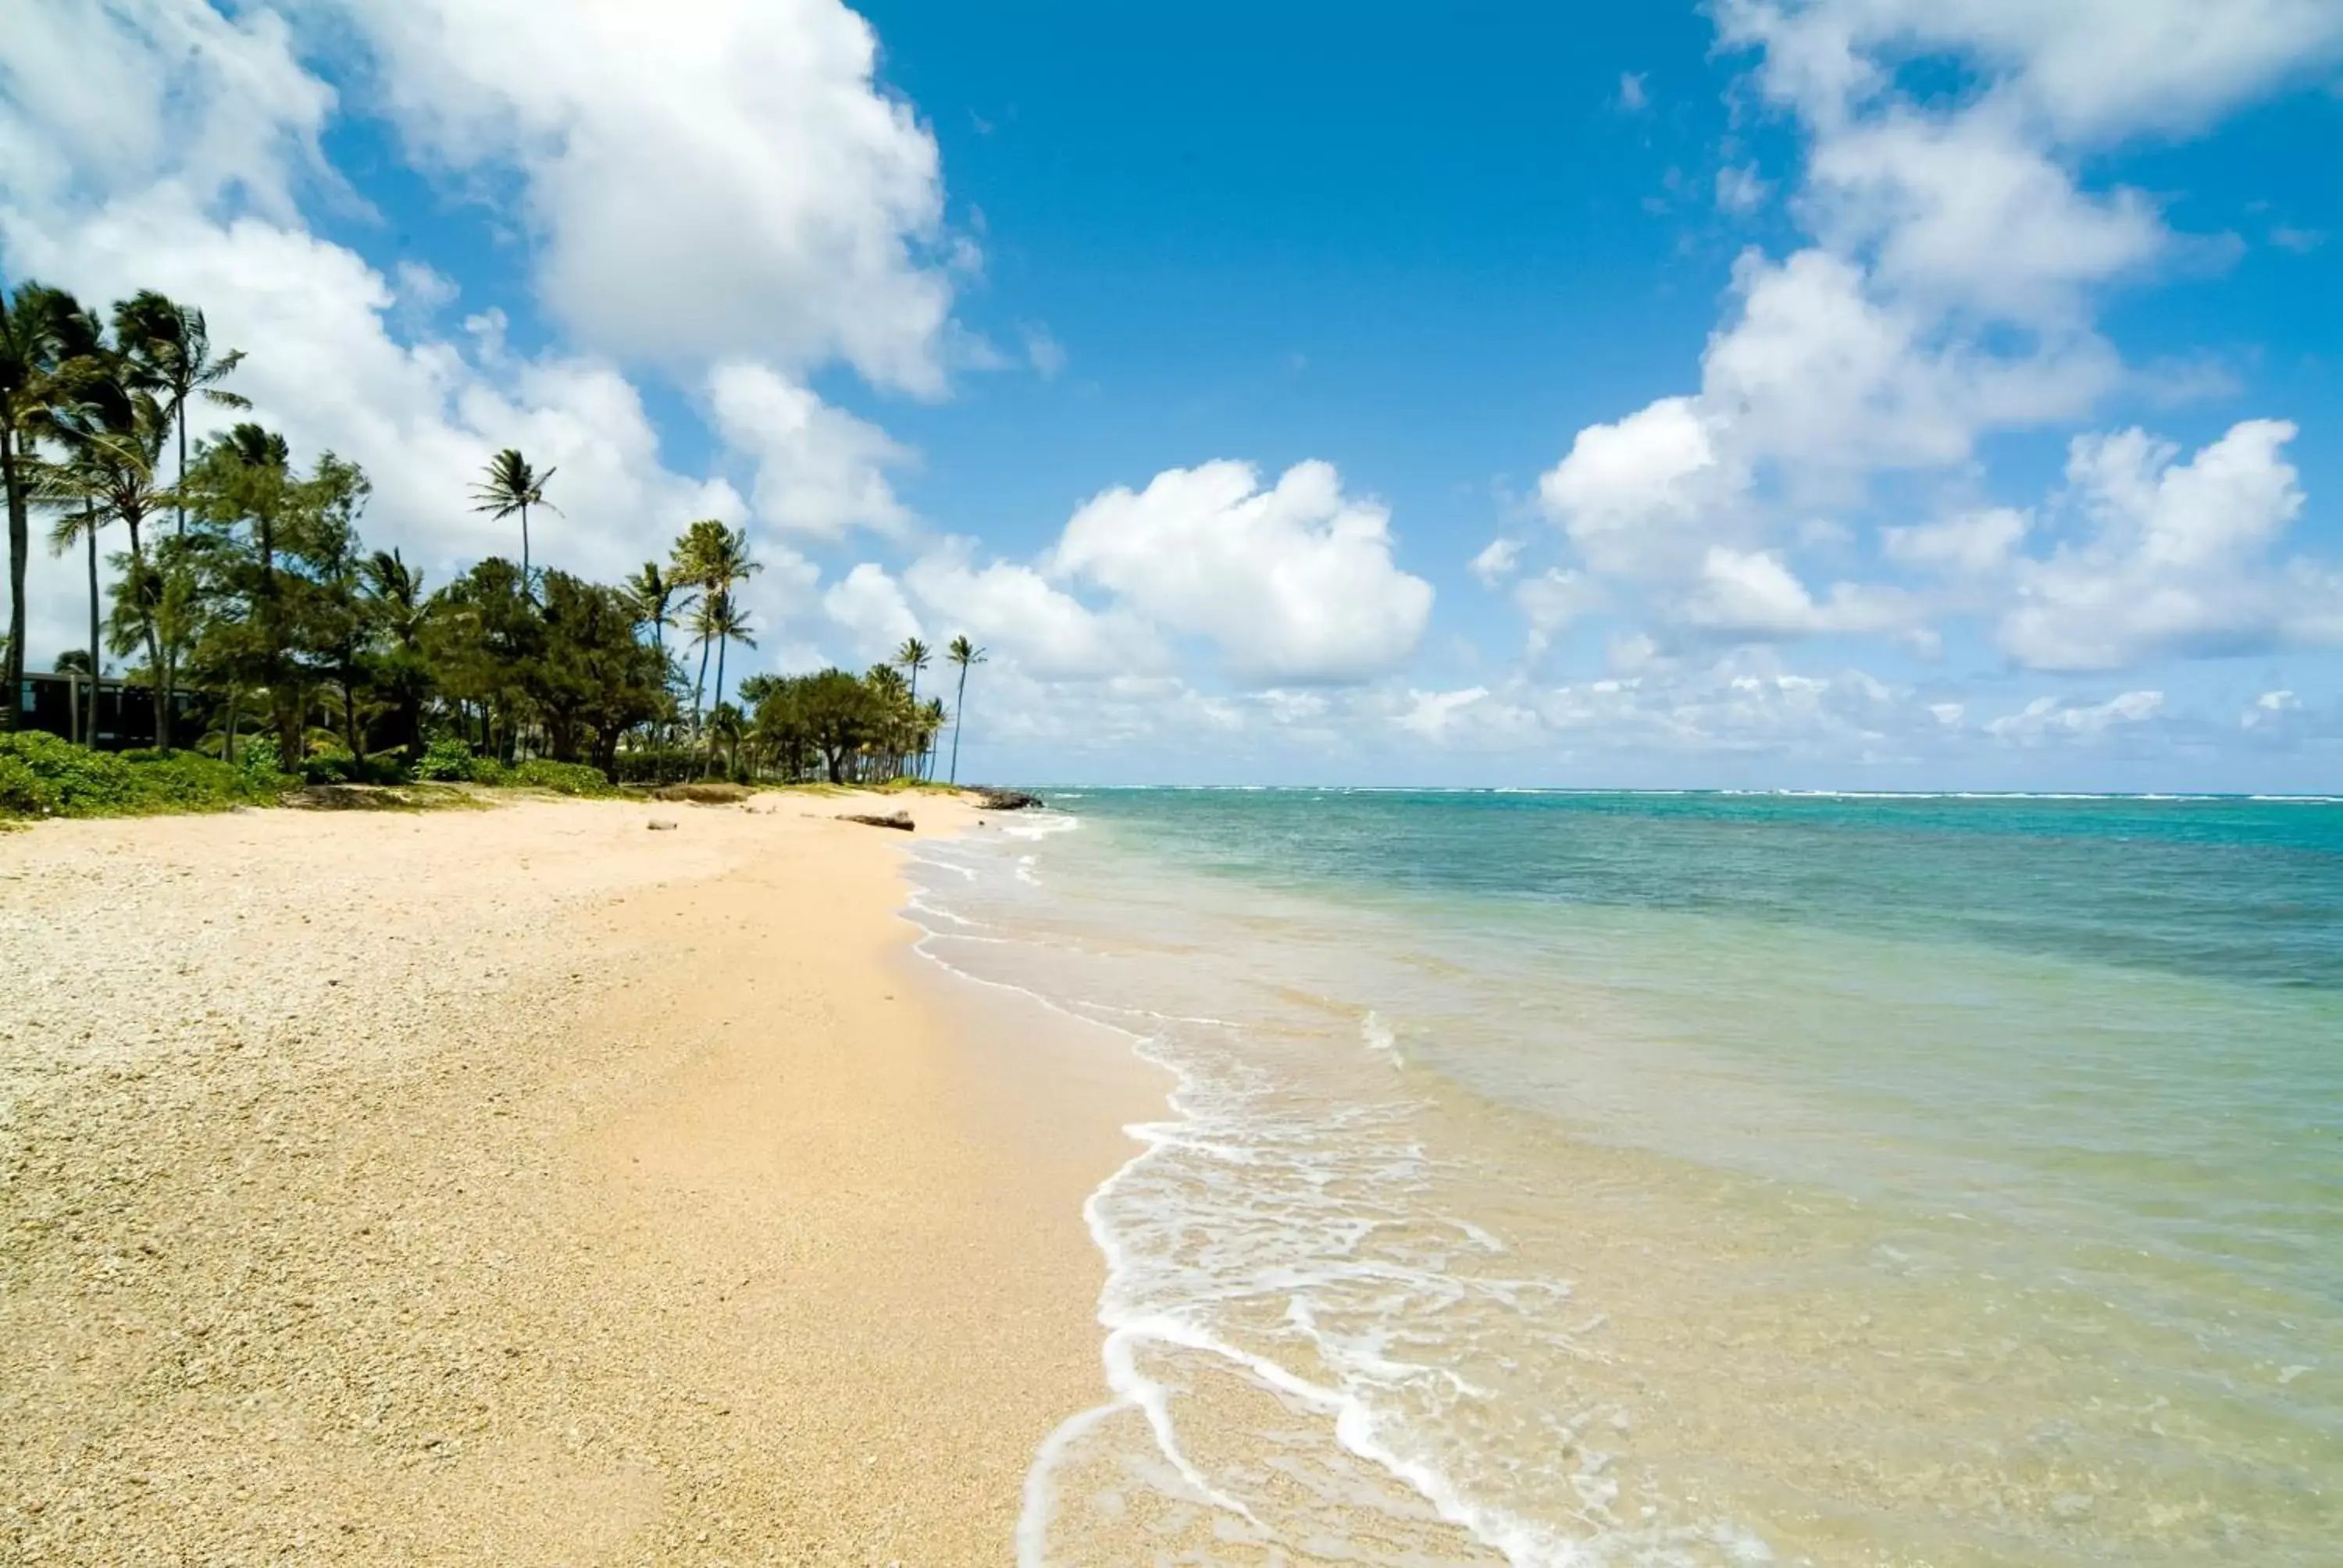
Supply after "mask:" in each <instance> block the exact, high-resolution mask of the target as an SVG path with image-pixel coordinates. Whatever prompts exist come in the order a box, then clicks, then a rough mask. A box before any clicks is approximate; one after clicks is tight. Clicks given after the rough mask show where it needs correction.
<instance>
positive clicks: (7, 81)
mask: <svg viewBox="0 0 2343 1568" xmlns="http://www.w3.org/2000/svg"><path fill="white" fill-rule="evenodd" d="M334 103H335V98H334V93H333V90H332V89H331V88H329V87H327V85H326V84H325V83H323V82H321V81H319V80H318V79H317V77H315V76H313V75H310V74H309V73H308V72H307V71H306V70H304V69H303V68H302V66H301V65H300V63H299V61H298V60H297V58H296V56H295V51H294V47H293V41H292V37H291V34H290V32H289V30H288V29H287V26H286V25H285V22H284V19H283V18H282V17H280V16H278V15H277V14H276V13H274V12H272V11H267V10H255V11H252V12H249V13H248V14H246V15H239V16H237V17H235V18H233V19H231V18H229V17H226V16H223V15H220V13H219V12H218V11H216V10H215V9H214V8H213V7H212V6H211V5H209V4H207V3H206V0H132V3H130V4H126V5H13V6H11V7H10V15H9V17H8V25H7V26H6V28H5V31H0V184H5V188H6V192H7V197H8V200H9V203H10V205H11V206H59V205H65V204H68V203H71V202H73V201H75V200H77V199H78V198H80V197H81V196H84V195H85V194H86V191H87V189H88V187H90V186H97V187H100V188H104V189H136V188H140V187H143V186H148V185H153V184H158V183H167V184H169V185H171V186H174V187H176V189H177V190H179V191H180V192H182V193H183V194H184V195H185V196H186V199H187V201H188V202H189V204H190V205H192V206H197V207H206V206H210V205H211V204H213V203H215V202H217V201H219V200H221V199H223V198H225V197H227V196H239V197H241V198H242V199H243V200H244V201H245V202H246V203H247V204H249V205H250V206H252V207H253V208H254V209H255V210H256V211H259V212H261V213H263V214H265V215H266V216H270V217H273V218H276V219H278V220H279V221H284V220H287V219H289V218H290V217H291V216H292V215H293V211H294V198H293V186H294V183H295V181H296V180H297V178H298V177H299V176H302V175H303V174H304V173H307V172H310V171H313V170H314V171H322V170H323V168H324V160H323V159H322V157H320V156H318V153H317V137H318V136H319V134H320V133H321V132H322V131H323V129H324V128H325V125H326V122H327V118H328V116H330V114H331V113H332V111H333V107H334Z"/></svg>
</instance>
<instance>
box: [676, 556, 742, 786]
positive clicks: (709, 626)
mask: <svg viewBox="0 0 2343 1568" xmlns="http://www.w3.org/2000/svg"><path fill="white" fill-rule="evenodd" d="M692 628H693V629H694V630H695V631H697V632H698V633H699V644H700V648H701V651H702V653H703V655H704V654H705V652H706V650H707V647H708V644H709V642H711V641H712V642H714V643H715V644H716V708H717V709H718V710H719V711H720V710H721V709H723V707H724V650H725V649H726V648H728V647H729V646H730V645H731V644H732V643H735V642H740V643H746V644H747V645H748V646H749V647H750V648H754V647H756V646H757V637H756V631H757V628H755V627H753V626H751V625H749V617H748V614H747V612H746V611H744V610H742V609H741V608H739V606H737V605H735V604H734V603H733V602H732V595H731V594H730V593H729V591H725V590H718V591H716V592H712V593H710V594H709V596H708V597H707V598H704V599H702V600H700V601H699V609H698V610H696V611H695V612H693V616H692ZM708 770H709V772H711V773H712V772H714V771H715V770H716V727H715V726H714V725H712V724H711V725H710V726H709V729H708Z"/></svg>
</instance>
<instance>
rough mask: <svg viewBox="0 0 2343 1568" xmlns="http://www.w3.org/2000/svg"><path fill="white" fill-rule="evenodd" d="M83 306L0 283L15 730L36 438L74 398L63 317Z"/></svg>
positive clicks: (9, 712)
mask: <svg viewBox="0 0 2343 1568" xmlns="http://www.w3.org/2000/svg"><path fill="white" fill-rule="evenodd" d="M79 309H80V307H79V306H77V305H76V304H75V302H74V299H73V297H72V296H71V295H68V294H66V293H65V292H64V291H62V290H60V289H55V288H50V287H48V286H45V285H43V284H38V283H25V284H20V285H19V286H17V288H16V293H15V297H14V298H11V297H8V295H7V293H6V291H5V289H0V491H5V499H6V505H7V512H8V648H7V657H6V660H5V666H0V682H5V685H6V687H7V692H6V696H5V699H0V729H15V727H16V721H17V719H18V717H19V705H20V704H21V702H22V701H23V693H24V689H25V562H26V558H27V557H28V556H29V555H30V554H31V552H32V542H33V541H32V504H33V488H34V485H33V475H32V473H31V471H30V469H29V467H28V463H29V460H30V459H31V458H32V457H33V447H34V443H35V441H37V440H38V439H39V438H40V437H43V436H44V435H46V434H48V433H50V431H51V429H52V428H53V426H52V418H53V416H54V415H55V412H56V411H57V410H58V408H59V407H60V406H62V405H64V404H65V403H66V402H68V401H69V400H70V398H71V395H72V394H71V388H70V386H69V379H70V375H71V366H70V361H69V359H68V358H67V357H66V356H65V354H64V353H63V351H62V350H63V347H64V341H63V339H64V334H65V330H66V318H67V317H70V316H72V315H74V314H75V313H77V312H78V311H79Z"/></svg>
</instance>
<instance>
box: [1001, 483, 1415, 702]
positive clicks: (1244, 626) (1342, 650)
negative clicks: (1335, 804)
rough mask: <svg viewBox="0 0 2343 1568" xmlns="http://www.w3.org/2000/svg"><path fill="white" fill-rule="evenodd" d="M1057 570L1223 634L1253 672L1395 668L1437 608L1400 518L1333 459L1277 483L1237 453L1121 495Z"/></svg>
mask: <svg viewBox="0 0 2343 1568" xmlns="http://www.w3.org/2000/svg"><path fill="white" fill-rule="evenodd" d="M1046 569H1047V570H1048V572H1049V574H1050V575H1051V577H1052V578H1059V579H1061V580H1065V581H1071V582H1080V583H1088V584H1091V585H1094V586H1096V587H1099V588H1104V589H1106V590H1108V591H1109V592H1111V593H1113V594H1114V595H1116V596H1117V597H1118V598H1120V599H1121V601H1122V602H1123V603H1125V604H1127V605H1128V606H1129V607H1130V608H1132V609H1133V610H1135V611H1137V612H1138V613H1139V614H1141V615H1142V616H1145V617H1146V618H1149V619H1151V620H1153V621H1155V622H1157V623H1159V624H1161V625H1162V626H1163V627H1165V628H1169V629H1170V630H1172V631H1174V632H1179V633H1184V634H1187V635H1191V636H1199V637H1203V638H1208V639H1210V640H1211V641H1212V644H1213V645H1214V646H1215V647H1216V648H1219V650H1220V652H1221V655H1222V658H1223V659H1224V660H1225V662H1226V663H1227V665H1228V667H1229V668H1230V669H1231V670H1232V672H1233V673H1235V674H1236V675H1237V676H1239V677H1240V678H1247V679H1266V680H1342V679H1353V678H1361V677H1364V676H1368V675H1373V674H1376V673H1379V672H1381V671H1383V670H1386V669H1389V668H1393V666H1395V665H1397V664H1398V663H1399V662H1400V661H1401V660H1402V659H1403V658H1406V657H1407V656H1408V655H1409V654H1410V653H1412V652H1413V650H1414V648H1415V645H1416V642H1417V640H1418V639H1419V638H1421V637H1422V636H1423V627H1424V622H1425V620H1426V618H1428V617H1429V616H1430V614H1431V611H1432V585H1431V584H1429V583H1427V582H1425V581H1423V579H1422V578H1416V577H1412V576H1410V575H1408V574H1407V573H1405V572H1403V571H1401V570H1400V569H1399V568H1398V567H1397V566H1395V565H1394V564H1393V560H1392V535H1391V514H1390V513H1389V512H1388V511H1387V510H1386V509H1385V508H1383V507H1382V506H1380V505H1379V504H1377V503H1375V502H1373V501H1365V500H1356V499H1353V498H1348V497H1346V496H1344V495H1343V493H1342V478H1341V476H1340V475H1338V474H1337V473H1336V472H1335V470H1334V468H1333V467H1332V465H1331V464H1327V463H1317V462H1309V463H1297V464H1296V465H1294V466H1293V467H1291V468H1289V469H1287V470H1286V472H1285V473H1284V475H1283V476H1282V477H1280V478H1279V480H1278V481H1277V483H1276V485H1275V486H1274V487H1271V488H1269V489H1266V490H1264V489H1262V487H1261V477H1260V475H1259V474H1258V473H1257V472H1256V471H1255V470H1254V469H1253V468H1252V466H1251V465H1249V464H1245V463H1234V462H1215V463H1206V464H1203V465H1202V466H1200V467H1194V468H1172V469H1167V470H1166V471H1164V472H1163V473H1161V474H1158V475H1157V476H1156V477H1154V478H1153V479H1152V480H1151V481H1150V482H1149V484H1148V486H1147V487H1146V488H1145V489H1144V490H1141V491H1137V492H1133V491H1131V490H1129V489H1124V488H1116V489H1111V490H1109V491H1107V492H1105V493H1104V494H1103V495H1100V496H1097V497H1094V498H1091V500H1090V501H1088V502H1086V503H1084V504H1083V506H1082V507H1081V509H1080V510H1078V511H1076V512H1075V513H1074V515H1073V517H1072V518H1071V520H1070V521H1068V523H1067V524H1066V528H1065V532H1064V534H1063V535H1062V536H1061V538H1060V539H1059V540H1058V543H1057V545H1056V547H1055V548H1053V549H1052V550H1051V552H1050V554H1049V556H1048V558H1047V568H1046Z"/></svg>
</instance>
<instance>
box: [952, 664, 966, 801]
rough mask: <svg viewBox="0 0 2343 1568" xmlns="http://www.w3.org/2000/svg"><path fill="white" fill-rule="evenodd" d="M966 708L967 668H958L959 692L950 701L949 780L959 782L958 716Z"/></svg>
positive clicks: (964, 666) (962, 666) (963, 666)
mask: <svg viewBox="0 0 2343 1568" xmlns="http://www.w3.org/2000/svg"><path fill="white" fill-rule="evenodd" d="M967 707H968V666H966V665H964V664H963V665H961V666H960V692H959V695H957V696H956V697H954V698H953V699H952V759H951V779H950V781H951V782H952V783H954V784H957V783H959V782H960V714H961V712H962V711H963V710H965V709H967Z"/></svg>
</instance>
